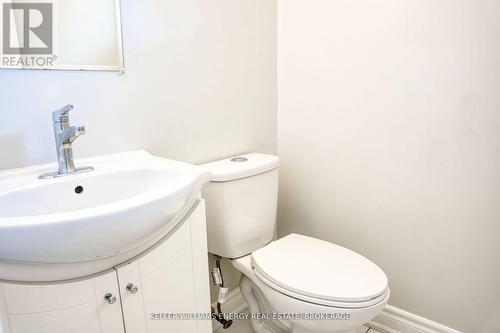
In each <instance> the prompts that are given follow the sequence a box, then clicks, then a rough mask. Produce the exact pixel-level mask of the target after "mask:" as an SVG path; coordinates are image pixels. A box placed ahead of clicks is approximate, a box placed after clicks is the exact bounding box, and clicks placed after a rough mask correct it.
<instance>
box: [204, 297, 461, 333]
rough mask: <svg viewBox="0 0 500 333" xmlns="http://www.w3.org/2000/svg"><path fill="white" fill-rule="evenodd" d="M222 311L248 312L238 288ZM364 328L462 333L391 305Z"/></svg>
mask: <svg viewBox="0 0 500 333" xmlns="http://www.w3.org/2000/svg"><path fill="white" fill-rule="evenodd" d="M223 310H224V312H227V313H242V312H245V311H247V310H248V304H247V303H246V301H245V299H244V298H243V296H242V295H241V292H240V288H236V289H234V290H232V291H231V292H230V293H229V295H228V298H227V300H226V303H224V306H223ZM366 326H369V327H371V328H373V329H374V330H377V331H379V332H381V333H462V332H460V331H457V330H454V329H452V328H450V327H447V326H444V325H441V324H439V323H436V322H434V321H431V320H429V319H425V318H422V317H419V316H417V315H414V314H413V313H410V312H407V311H404V310H401V309H398V308H396V307H394V306H391V305H387V306H386V307H385V309H384V310H383V311H382V312H381V313H379V314H378V315H377V316H376V317H375V318H374V319H373V320H372V321H370V322H369V323H367V324H366ZM212 327H213V330H214V331H216V330H218V329H219V328H221V327H222V325H221V324H219V323H218V322H216V321H213V323H212Z"/></svg>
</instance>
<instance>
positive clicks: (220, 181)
mask: <svg viewBox="0 0 500 333" xmlns="http://www.w3.org/2000/svg"><path fill="white" fill-rule="evenodd" d="M202 166H203V167H206V168H208V169H209V170H210V172H211V182H210V183H209V184H207V185H206V186H205V187H204V189H203V191H202V195H203V198H204V199H205V201H206V207H207V233H208V250H209V252H210V253H212V254H214V255H217V256H220V257H223V258H227V259H230V260H231V262H232V264H233V265H234V267H235V268H236V269H237V270H239V271H240V272H241V273H242V277H241V280H240V290H241V293H242V294H243V297H244V298H245V300H246V301H247V302H248V305H249V310H250V312H251V313H252V314H254V316H253V317H252V320H251V323H252V328H253V330H254V331H255V332H256V333H284V332H293V333H316V332H318V333H319V332H338V333H354V332H355V329H356V328H357V327H359V326H361V325H363V324H364V323H366V322H368V321H370V320H371V319H372V318H374V317H375V316H376V315H377V314H378V313H379V312H380V311H381V310H382V309H383V308H384V306H385V305H386V304H387V301H388V299H389V296H390V290H389V286H388V280H387V276H386V275H385V273H384V272H383V271H382V270H381V269H380V268H379V267H378V266H377V265H375V264H374V263H373V262H371V261H370V260H368V259H366V258H365V257H363V256H361V255H360V254H357V253H355V252H353V251H351V250H349V249H346V248H344V247H341V246H338V245H335V244H333V243H330V242H326V241H323V240H319V239H316V238H312V237H307V236H304V235H299V234H290V235H288V236H286V237H283V238H281V239H278V240H275V241H273V235H274V231H275V225H276V209H277V203H278V167H279V159H278V157H276V156H273V155H266V154H257V153H249V154H244V155H240V156H236V157H232V158H228V159H223V160H219V161H215V162H210V163H206V164H203V165H202Z"/></svg>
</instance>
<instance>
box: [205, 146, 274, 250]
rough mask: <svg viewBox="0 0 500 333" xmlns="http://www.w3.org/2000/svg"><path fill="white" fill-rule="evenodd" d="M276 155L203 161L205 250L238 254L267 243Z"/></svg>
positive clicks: (271, 226) (271, 231)
mask: <svg viewBox="0 0 500 333" xmlns="http://www.w3.org/2000/svg"><path fill="white" fill-rule="evenodd" d="M278 166H279V159H278V157H276V156H273V155H266V154H257V153H250V154H244V155H239V156H236V157H231V158H227V159H223V160H220V161H215V162H210V163H206V164H203V165H202V167H206V168H208V169H209V170H210V171H211V174H212V175H211V181H210V183H208V184H207V185H205V187H204V188H203V190H202V196H203V198H204V199H205V202H206V208H207V234H208V251H209V252H210V253H213V254H216V255H219V256H221V257H224V258H239V257H242V256H245V255H247V254H250V253H252V252H253V251H255V250H257V249H259V248H261V247H263V246H264V245H266V244H267V243H269V242H270V241H271V240H272V238H273V234H274V229H275V224H276V208H277V205H278Z"/></svg>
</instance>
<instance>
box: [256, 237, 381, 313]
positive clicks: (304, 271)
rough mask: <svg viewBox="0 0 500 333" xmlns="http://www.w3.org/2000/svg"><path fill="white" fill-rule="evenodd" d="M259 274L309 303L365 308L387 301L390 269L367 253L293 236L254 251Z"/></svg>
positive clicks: (265, 279)
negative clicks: (385, 270)
mask: <svg viewBox="0 0 500 333" xmlns="http://www.w3.org/2000/svg"><path fill="white" fill-rule="evenodd" d="M251 263H252V267H253V270H254V273H255V275H256V276H257V277H258V278H259V280H261V281H262V282H263V283H264V284H266V285H268V286H269V287H271V288H273V289H275V290H277V291H279V292H281V293H283V294H286V295H288V296H290V297H294V298H297V299H300V300H303V301H306V302H310V303H315V304H320V305H325V306H335V307H343V308H362V307H367V306H371V305H374V304H377V303H379V302H380V301H382V300H384V299H385V297H386V296H387V294H388V292H389V290H388V281H387V277H386V275H385V273H384V272H383V271H382V270H381V269H380V268H379V267H378V266H377V265H375V264H374V263H372V262H371V261H370V260H368V259H367V258H365V257H363V256H362V255H360V254H358V253H356V252H353V251H351V250H348V249H346V248H344V247H341V246H338V245H335V244H332V243H329V242H325V241H322V240H319V239H315V238H311V237H307V236H302V235H297V234H291V235H288V236H286V237H284V238H282V239H279V240H277V241H275V242H272V243H270V244H268V245H267V246H265V247H263V248H261V249H259V250H257V251H255V252H254V253H252V255H251Z"/></svg>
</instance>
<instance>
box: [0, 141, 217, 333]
mask: <svg viewBox="0 0 500 333" xmlns="http://www.w3.org/2000/svg"><path fill="white" fill-rule="evenodd" d="M82 163H85V164H86V165H91V166H93V167H94V169H95V170H94V171H93V172H89V173H85V174H79V175H71V176H68V177H61V178H57V179H51V180H42V179H38V177H37V175H39V174H40V173H42V172H44V171H47V170H50V169H51V168H53V165H44V166H37V167H29V168H23V169H16V170H11V171H4V172H1V173H0V281H1V282H0V332H1V333H68V332H70V333H94V332H95V333H119V332H127V333H146V332H147V333H156V332H158V333H160V332H200V333H208V332H211V321H210V320H206V319H199V320H180V319H179V318H177V320H173V319H175V318H173V317H172V316H173V315H174V314H183V313H193V314H196V313H205V314H208V313H210V297H209V281H208V263H207V245H206V244H207V242H206V222H205V204H204V201H203V200H202V199H200V197H199V192H200V189H201V187H202V186H203V184H205V183H206V182H207V181H208V172H207V171H204V170H202V169H199V168H197V167H195V166H192V165H189V164H185V163H180V162H175V161H170V160H166V159H161V158H157V157H154V156H151V155H149V154H148V153H146V152H144V151H138V152H131V153H123V154H117V155H110V156H104V157H98V158H93V159H88V160H86V161H82ZM21 198H24V200H21Z"/></svg>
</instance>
